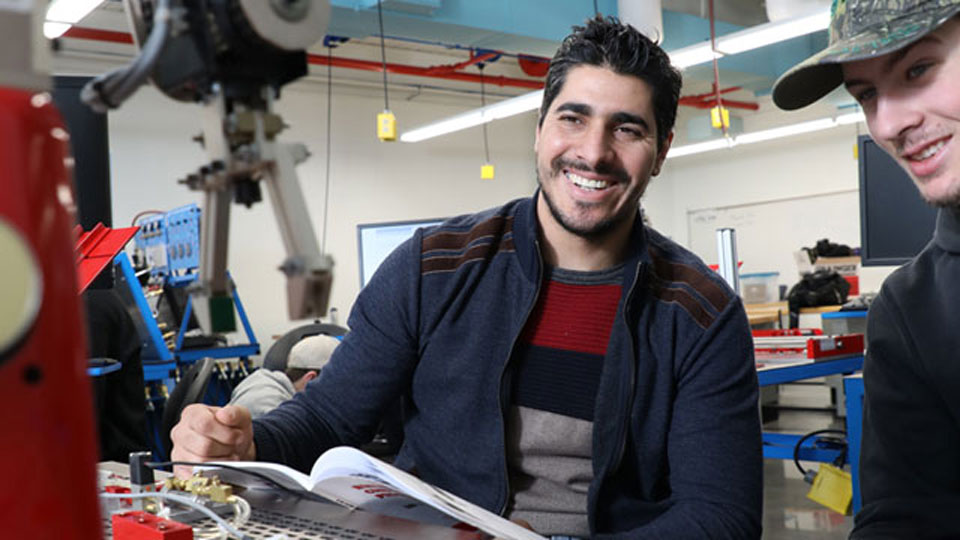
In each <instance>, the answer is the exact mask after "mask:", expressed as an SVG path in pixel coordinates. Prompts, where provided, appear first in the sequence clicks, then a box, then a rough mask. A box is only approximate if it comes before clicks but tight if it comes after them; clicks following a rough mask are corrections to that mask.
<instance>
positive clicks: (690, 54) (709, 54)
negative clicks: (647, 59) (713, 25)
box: [667, 43, 723, 69]
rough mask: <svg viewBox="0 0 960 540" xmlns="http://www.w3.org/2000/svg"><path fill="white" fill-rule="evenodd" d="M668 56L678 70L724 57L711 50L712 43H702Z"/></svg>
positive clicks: (671, 52) (674, 51) (676, 50)
mask: <svg viewBox="0 0 960 540" xmlns="http://www.w3.org/2000/svg"><path fill="white" fill-rule="evenodd" d="M667 54H669V55H670V63H671V64H673V67H675V68H677V69H685V68H687V67H689V66H695V65H697V64H702V63H704V62H710V61H711V60H713V59H714V58H719V57H721V56H723V55H722V54H720V53H718V52H716V51H714V50H713V49H711V48H710V43H706V44H704V43H701V44H698V45H691V46H689V47H683V48H682V49H674V50H673V51H670V52H669V53H667Z"/></svg>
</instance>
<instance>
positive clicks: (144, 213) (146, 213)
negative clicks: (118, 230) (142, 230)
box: [130, 210, 164, 227]
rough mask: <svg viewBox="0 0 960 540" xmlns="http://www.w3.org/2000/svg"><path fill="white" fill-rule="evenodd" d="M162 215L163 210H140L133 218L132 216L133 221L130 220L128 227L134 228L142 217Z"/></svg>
mask: <svg viewBox="0 0 960 540" xmlns="http://www.w3.org/2000/svg"><path fill="white" fill-rule="evenodd" d="M163 213H164V212H163V210H141V211H140V212H137V214H136V215H135V216H133V219H131V220H130V226H131V227H135V226H136V225H137V221H138V220H139V219H140V218H142V217H143V216H152V215H154V214H163Z"/></svg>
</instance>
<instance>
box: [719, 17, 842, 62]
mask: <svg viewBox="0 0 960 540" xmlns="http://www.w3.org/2000/svg"><path fill="white" fill-rule="evenodd" d="M828 26H830V9H829V8H827V9H822V10H818V11H815V12H813V13H809V14H807V15H801V16H799V17H794V18H791V19H787V20H784V21H777V22H771V23H767V24H761V25H758V26H755V27H753V28H747V29H746V30H741V31H739V32H734V33H732V34H727V35H725V36H723V37H721V38H719V39H718V40H717V50H718V51H720V52H721V53H723V54H737V53H742V52H744V51H749V50H752V49H758V48H760V47H764V46H766V45H770V44H771V43H777V42H780V41H786V40H788V39H792V38H795V37H798V36H805V35H807V34H812V33H813V32H817V31H819V30H824V29H826V28H827V27H828Z"/></svg>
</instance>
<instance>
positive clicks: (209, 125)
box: [87, 0, 333, 332]
mask: <svg viewBox="0 0 960 540" xmlns="http://www.w3.org/2000/svg"><path fill="white" fill-rule="evenodd" d="M125 5H126V7H127V13H128V15H129V17H130V20H131V25H132V27H133V30H134V34H135V38H136V42H137V43H138V45H141V47H142V53H141V56H142V57H146V58H138V59H137V60H135V61H134V62H133V64H131V66H130V67H128V68H125V69H121V70H116V71H115V72H112V73H110V74H107V75H105V76H103V77H100V78H98V79H96V80H94V81H93V82H92V83H91V85H90V87H89V91H88V92H87V99H88V102H90V103H91V104H92V105H93V106H94V107H100V108H104V107H108V108H109V107H115V106H118V105H119V103H120V101H122V100H123V99H125V98H126V97H127V96H129V95H130V94H131V93H132V85H134V84H135V85H139V84H140V83H141V82H142V79H144V78H145V77H143V74H144V73H148V74H149V76H150V78H151V80H152V81H153V82H154V84H156V86H157V87H158V88H159V89H160V90H161V91H162V92H164V93H165V94H167V95H168V96H169V97H171V98H173V99H176V100H179V101H190V102H197V101H199V102H203V103H204V122H203V144H204V147H205V148H206V151H207V155H208V156H209V158H210V162H209V163H208V164H206V165H204V166H203V167H200V169H199V170H198V171H197V172H195V173H192V174H189V175H188V176H187V177H186V179H184V180H183V181H182V182H183V183H185V184H187V185H188V186H190V187H191V188H192V189H197V190H202V191H203V192H204V202H203V218H202V219H203V222H202V231H201V241H200V248H201V259H200V279H199V280H198V283H197V284H196V286H195V287H194V288H193V289H192V290H191V296H192V298H193V303H194V309H195V310H196V312H197V315H198V318H199V319H200V321H201V325H202V326H203V327H204V329H205V330H207V331H213V332H224V331H231V330H233V329H234V328H235V322H234V314H233V304H232V299H231V296H230V290H229V280H228V279H227V276H226V269H227V241H228V237H229V226H230V201H231V199H233V200H236V202H239V203H242V204H245V205H247V206H250V205H251V204H253V203H255V202H258V201H259V200H260V199H261V195H260V187H259V182H260V181H265V182H266V184H267V188H268V190H269V191H270V195H271V199H272V201H273V208H274V214H275V215H276V218H277V222H278V224H279V227H280V232H281V236H282V237H283V241H284V245H285V247H286V251H287V258H286V259H285V260H284V261H283V263H282V265H281V266H280V270H282V271H283V272H284V274H285V275H286V277H287V299H288V314H289V316H290V318H292V319H299V318H306V317H319V316H321V315H324V314H325V313H326V310H327V304H328V302H329V296H330V287H331V284H332V268H333V261H332V259H331V258H330V257H329V256H327V255H324V254H322V253H320V250H319V248H318V245H317V239H316V235H315V234H314V229H313V224H312V222H311V221H310V216H309V213H308V212H307V208H306V204H305V203H304V200H303V196H302V193H301V191H300V187H299V184H298V183H297V179H296V171H295V169H294V167H295V165H296V164H297V163H299V162H301V161H303V160H304V159H306V156H307V152H306V150H305V148H304V147H303V145H298V144H281V143H278V142H277V141H276V139H275V137H276V135H277V134H278V133H279V132H280V131H281V130H282V128H283V121H282V120H281V119H280V117H279V116H278V115H276V114H274V113H273V112H271V105H272V101H273V99H274V97H275V96H277V95H279V91H280V87H281V86H283V85H284V84H286V83H288V82H290V81H292V80H295V79H296V78H298V77H300V76H302V75H304V74H306V72H307V65H306V53H305V49H306V47H308V46H310V45H311V44H312V43H314V42H316V41H317V40H319V39H320V37H322V36H323V34H324V32H325V30H326V25H327V21H328V20H329V11H330V5H329V1H328V0H284V1H280V0H269V1H267V0H194V1H190V0H125ZM158 32H160V33H161V34H160V35H157V33H158ZM148 55H149V56H148ZM131 81H134V82H131Z"/></svg>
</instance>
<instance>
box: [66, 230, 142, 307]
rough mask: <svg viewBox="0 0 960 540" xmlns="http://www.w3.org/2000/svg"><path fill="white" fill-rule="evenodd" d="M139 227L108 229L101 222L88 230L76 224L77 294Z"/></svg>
mask: <svg viewBox="0 0 960 540" xmlns="http://www.w3.org/2000/svg"><path fill="white" fill-rule="evenodd" d="M138 230H140V228H139V227H125V228H123V229H110V228H108V227H104V225H103V223H97V224H96V226H94V227H93V228H92V229H90V230H89V231H88V232H83V229H81V228H80V226H79V225H77V226H76V227H75V228H74V230H73V231H74V235H75V236H77V245H76V248H75V249H74V256H75V262H76V266H77V294H80V293H82V292H83V291H84V290H86V288H87V286H89V285H90V283H91V282H92V281H93V280H94V278H96V277H97V276H98V275H100V272H102V271H103V269H104V268H106V267H107V265H109V264H110V261H112V260H113V257H114V256H115V255H116V254H117V253H119V252H120V250H121V249H123V246H125V245H127V242H129V241H130V239H131V238H133V237H134V235H136V234H137V231H138Z"/></svg>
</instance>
